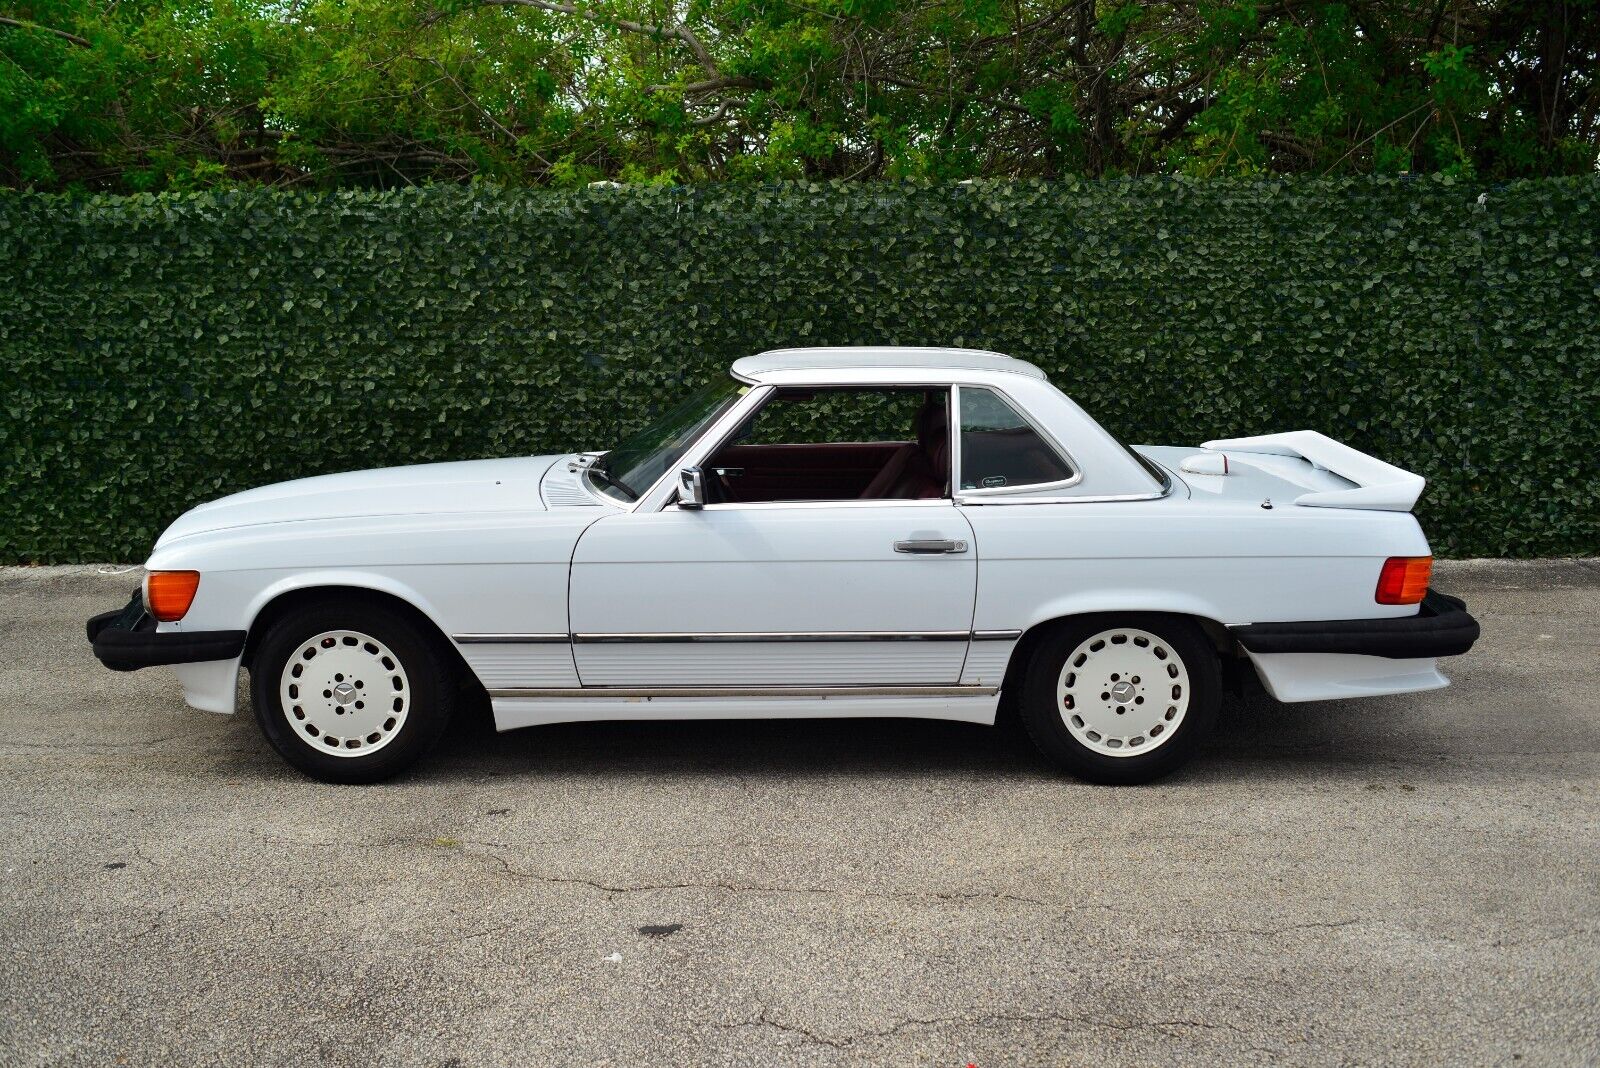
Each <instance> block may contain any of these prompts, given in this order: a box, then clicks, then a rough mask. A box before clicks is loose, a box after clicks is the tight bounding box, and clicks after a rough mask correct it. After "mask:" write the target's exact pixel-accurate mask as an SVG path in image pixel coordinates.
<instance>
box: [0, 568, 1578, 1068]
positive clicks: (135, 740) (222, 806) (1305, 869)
mask: <svg viewBox="0 0 1600 1068" xmlns="http://www.w3.org/2000/svg"><path fill="white" fill-rule="evenodd" d="M132 578H133V576H131V575H121V576H103V575H100V574H97V573H96V569H94V568H39V569H18V568H12V569H5V570H0V647H3V648H4V650H5V652H6V655H5V657H4V658H3V661H0V836H3V838H0V840H3V843H4V844H3V848H0V870H3V872H4V880H3V883H0V886H3V888H4V889H3V893H0V1063H3V1064H5V1065H36V1064H37V1065H43V1064H57V1063H70V1064H77V1063H85V1064H91V1063H92V1064H118V1063H127V1064H180V1063H182V1064H229V1065H232V1064H238V1065H276V1064H282V1065H307V1064H326V1065H376V1064H383V1065H439V1066H443V1065H460V1066H477V1065H552V1064H563V1065H564V1064H605V1065H646V1064H648V1065H672V1064H682V1065H694V1064H748V1065H824V1064H892V1065H938V1066H954V1068H960V1066H964V1065H967V1064H969V1063H970V1064H976V1065H978V1066H979V1068H994V1066H1000V1065H1040V1064H1073V1065H1102V1064H1173V1063H1202V1062H1203V1063H1224V1062H1225V1063H1230V1064H1245V1063H1272V1062H1278V1061H1283V1060H1293V1061H1295V1062H1298V1063H1307V1064H1349V1063H1390V1064H1397V1063H1409V1064H1437V1063H1441V1062H1454V1063H1474V1064H1519V1065H1534V1064H1539V1065H1543V1064H1592V1063H1594V1062H1595V1061H1596V1059H1597V1058H1600V1025H1597V1023H1596V1021H1597V1019H1600V565H1597V564H1596V563H1594V562H1565V563H1539V564H1506V563H1465V564H1456V565H1442V566H1441V567H1440V571H1439V575H1438V576H1437V578H1436V584H1437V585H1438V586H1439V587H1440V588H1443V589H1445V590H1446V591H1448V592H1453V593H1456V594H1459V595H1461V596H1464V597H1466V598H1467V601H1468V605H1469V607H1470V608H1471V609H1472V610H1473V612H1474V613H1475V614H1476V615H1477V616H1478V618H1479V620H1480V621H1481V622H1482V624H1483V637H1482V638H1481V639H1480V641H1479V644H1478V646H1477V648H1475V649H1474V650H1473V651H1472V652H1471V653H1470V654H1468V655H1467V656H1465V657H1462V658H1459V659H1458V660H1456V661H1454V662H1453V663H1451V664H1450V665H1449V666H1448V668H1447V670H1448V672H1449V673H1450V674H1451V675H1452V677H1453V678H1454V680H1455V685H1454V686H1453V687H1452V688H1451V689H1448V690H1445V691H1441V692H1438V693H1431V694H1423V695H1418V696H1411V697H1397V698H1380V699H1373V700H1365V701H1358V702H1349V703H1343V704H1338V703H1328V704H1312V705H1297V706H1295V705H1279V704H1276V703H1275V702H1273V701H1272V700H1270V699H1269V698H1267V697H1265V696H1259V695H1258V696H1254V697H1248V698H1244V699H1233V700H1230V701H1229V702H1228V703H1227V704H1226V705H1225V706H1224V710H1223V717H1222V721H1221V724H1220V727H1219V730H1218V732H1217V735H1216V737H1215V739H1214V741H1213V742H1212V743H1211V744H1210V746H1209V747H1208V750H1207V752H1206V753H1204V754H1203V756H1202V757H1201V758H1200V759H1198V760H1197V761H1196V762H1195V763H1194V764H1192V765H1191V766H1190V767H1189V768H1188V769H1186V770H1185V771H1183V772H1181V773H1179V774H1178V775H1176V776H1173V777H1172V778H1169V779H1167V780H1165V781H1163V782H1161V783H1158V784H1156V785H1153V786H1148V787H1138V788H1121V789H1116V788H1107V787H1096V786H1089V785H1085V784H1082V783H1079V782H1076V781H1073V780H1072V779H1069V778H1064V777H1062V776H1061V775H1059V774H1056V773H1055V772H1053V771H1051V770H1049V769H1048V768H1047V767H1046V766H1045V765H1043V764H1042V763H1041V761H1040V760H1038V759H1037V758H1035V757H1033V756H1032V755H1030V753H1029V751H1028V749H1027V748H1026V746H1025V744H1024V743H1020V742H1018V741H1017V740H1016V739H1015V738H1014V737H1012V736H1011V735H1009V734H1007V733H1006V732H1004V731H1000V730H991V729H986V728H979V727H971V726H965V725H959V724H944V723H922V722H911V721H905V722H901V721H835V722H809V723H806V722H742V723H701V724H670V723H655V724H626V723H616V724H582V725H571V726H561V727H550V728H542V729H534V730H527V731H522V732H518V733H512V734H508V735H496V734H494V733H493V732H492V730H489V729H488V728H486V727H485V726H484V725H483V724H482V723H481V722H476V721H475V722H467V723H462V724H460V725H459V726H458V728H457V729H455V730H453V731H452V734H451V735H450V736H449V737H448V739H447V741H446V743H445V746H444V749H443V751H442V752H441V753H440V754H439V755H438V756H437V757H436V758H435V759H433V760H432V761H430V762H428V763H427V764H426V765H425V766H424V767H423V768H422V769H421V770H420V771H418V772H417V773H415V774H412V775H410V776H409V777H407V778H404V779H402V780H399V781H395V782H392V783H387V784H384V785H380V786H374V787H365V788H361V787H334V786H324V785H321V784H318V783H315V782H312V781H309V780H307V779H304V778H302V777H301V776H300V775H298V774H297V773H295V772H294V771H292V770H291V769H290V768H288V767H287V766H286V765H285V764H283V763H282V762H281V761H280V760H279V759H278V757H277V756H276V755H275V754H274V753H272V752H271V751H270V750H269V749H268V747H267V745H266V743H265V742H264V741H263V740H262V739H261V737H260V736H259V734H258V733H257V731H256V727H255V723H254V720H253V718H252V717H251V715H250V714H249V712H248V711H244V712H242V713H241V714H239V715H237V716H233V717H227V716H216V715H210V714H207V713H202V712H196V711H194V710H191V709H189V708H187V707H185V705H184V704H183V701H182V698H181V696H180V695H179V693H178V690H177V686H176V682H175V680H174V679H173V678H172V676H171V674H170V673H169V672H166V671H164V670H162V669H152V670H148V671H142V672H138V673H135V674H127V675H119V674H113V673H111V672H109V671H106V670H104V669H103V668H101V667H100V665H99V664H98V663H97V662H95V661H94V659H93V658H92V657H91V655H90V653H89V649H88V646H87V644H86V643H85V641H84V639H83V625H82V624H83V620H84V619H85V618H86V617H87V616H89V615H90V614H92V613H94V612H97V611H102V610H104V609H106V608H110V607H114V606H116V605H117V604H119V603H120V602H121V601H122V600H124V599H125V598H126V596H127V591H128V589H129V588H130V587H131V585H132Z"/></svg>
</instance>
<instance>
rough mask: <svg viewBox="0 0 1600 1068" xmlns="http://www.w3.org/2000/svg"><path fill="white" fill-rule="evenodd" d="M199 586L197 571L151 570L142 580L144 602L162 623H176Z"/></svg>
mask: <svg viewBox="0 0 1600 1068" xmlns="http://www.w3.org/2000/svg"><path fill="white" fill-rule="evenodd" d="M199 588H200V572H198V571H152V572H150V574H148V575H146V576H145V580H144V603H145V607H146V608H148V609H149V610H150V614H151V615H152V616H155V617H156V618H157V619H159V620H160V621H161V622H163V623H176V622H177V621H178V620H180V619H182V618H183V614H184V613H185V612H187V611H189V605H190V604H192V603H193V602H194V591H195V590H198V589H199Z"/></svg>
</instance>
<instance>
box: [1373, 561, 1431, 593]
mask: <svg viewBox="0 0 1600 1068" xmlns="http://www.w3.org/2000/svg"><path fill="white" fill-rule="evenodd" d="M1432 574H1433V557H1431V556H1391V557H1389V559H1387V560H1385V561H1384V562H1383V570H1382V571H1380V572H1379V573H1378V593H1377V599H1378V603H1379V604H1420V603H1421V602H1422V598H1423V597H1425V596H1426V595H1427V593H1428V577H1429V576H1430V575H1432Z"/></svg>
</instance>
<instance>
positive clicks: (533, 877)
mask: <svg viewBox="0 0 1600 1068" xmlns="http://www.w3.org/2000/svg"><path fill="white" fill-rule="evenodd" d="M472 844H481V843H472ZM463 855H464V856H469V857H478V858H482V859H485V860H489V861H492V862H494V863H495V864H496V865H498V866H499V867H500V869H501V871H502V872H503V873H504V874H506V875H508V876H510V877H511V878H513V879H524V880H528V881H530V882H540V883H554V884H557V885H565V886H587V887H590V888H592V889H595V890H599V891H601V892H602V893H606V894H637V893H653V892H660V891H665V890H719V891H722V892H724V893H730V894H842V895H846V896H852V897H863V898H882V899H887V900H896V901H904V900H923V901H926V900H934V901H1004V902H1011V903H1015V904H1025V905H1036V906H1039V907H1041V908H1050V907H1052V903H1051V902H1048V901H1043V900H1041V899H1039V898H1036V897H1025V896H1022V895H1020V894H1006V893H980V892H971V891H957V890H952V891H942V892H941V891H928V892H923V893H916V892H912V891H902V892H890V891H883V890H856V889H850V888H846V887H836V886H781V885H767V884H761V883H749V884H741V883H731V882H717V881H686V882H678V883H606V882H601V881H600V880H599V879H593V878H589V877H586V876H581V875H541V874H539V873H538V872H530V871H524V870H522V869H521V868H517V867H515V866H513V865H512V863H511V862H510V861H509V860H507V859H506V858H505V857H502V856H501V855H499V854H498V853H495V852H493V851H488V850H485V851H482V852H466V851H463ZM1096 907H1105V908H1109V907H1110V906H1096Z"/></svg>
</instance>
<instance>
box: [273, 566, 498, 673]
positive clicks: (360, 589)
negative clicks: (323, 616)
mask: <svg viewBox="0 0 1600 1068" xmlns="http://www.w3.org/2000/svg"><path fill="white" fill-rule="evenodd" d="M318 601H341V602H357V603H362V602H364V603H367V604H378V605H383V606H385V607H388V608H391V609H394V610H395V611H398V612H399V613H400V614H402V615H404V616H406V617H407V618H408V619H410V620H411V622H412V623H414V624H415V625H416V626H417V629H418V630H419V631H420V632H421V633H422V634H423V635H425V636H426V637H427V638H428V639H429V640H431V641H433V642H434V644H435V645H437V646H438V648H439V650H440V651H441V652H442V653H443V654H444V655H445V656H446V658H447V659H448V660H449V661H450V662H451V663H453V664H454V665H455V666H456V667H457V668H458V669H460V670H467V665H466V661H464V660H463V659H462V657H461V653H460V650H458V649H457V648H456V644H455V642H453V641H451V640H450V637H449V634H448V632H447V631H446V630H445V628H444V626H443V625H442V624H441V623H440V622H439V620H438V618H437V617H436V616H435V614H434V613H433V612H432V611H431V610H430V609H429V608H428V607H427V604H426V601H424V600H423V599H422V598H421V597H419V596H417V594H416V591H414V590H411V589H409V588H408V587H406V586H404V585H403V584H401V583H398V582H393V581H391V580H385V579H383V578H382V577H381V576H375V575H356V574H348V573H345V574H337V575H316V574H309V575H303V576H295V578H294V579H292V580H289V581H286V582H282V583H279V584H276V585H274V586H271V587H268V588H267V589H266V590H263V591H262V592H261V594H260V595H259V596H258V597H257V598H256V601H255V603H254V604H253V605H252V606H251V612H250V614H249V622H248V623H247V624H246V626H245V643H244V657H243V663H244V665H245V667H247V668H248V667H250V666H251V664H252V662H253V660H254V657H255V653H256V650H257V649H258V648H260V645H261V639H262V637H263V636H264V635H265V634H266V633H267V631H269V630H270V629H271V628H272V625H273V624H274V623H276V622H277V621H278V620H280V619H282V618H283V617H284V616H285V615H287V614H288V613H289V612H291V611H293V610H295V609H296V608H299V607H301V606H302V605H306V604H312V603H315V602H318ZM469 674H470V672H469Z"/></svg>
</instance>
